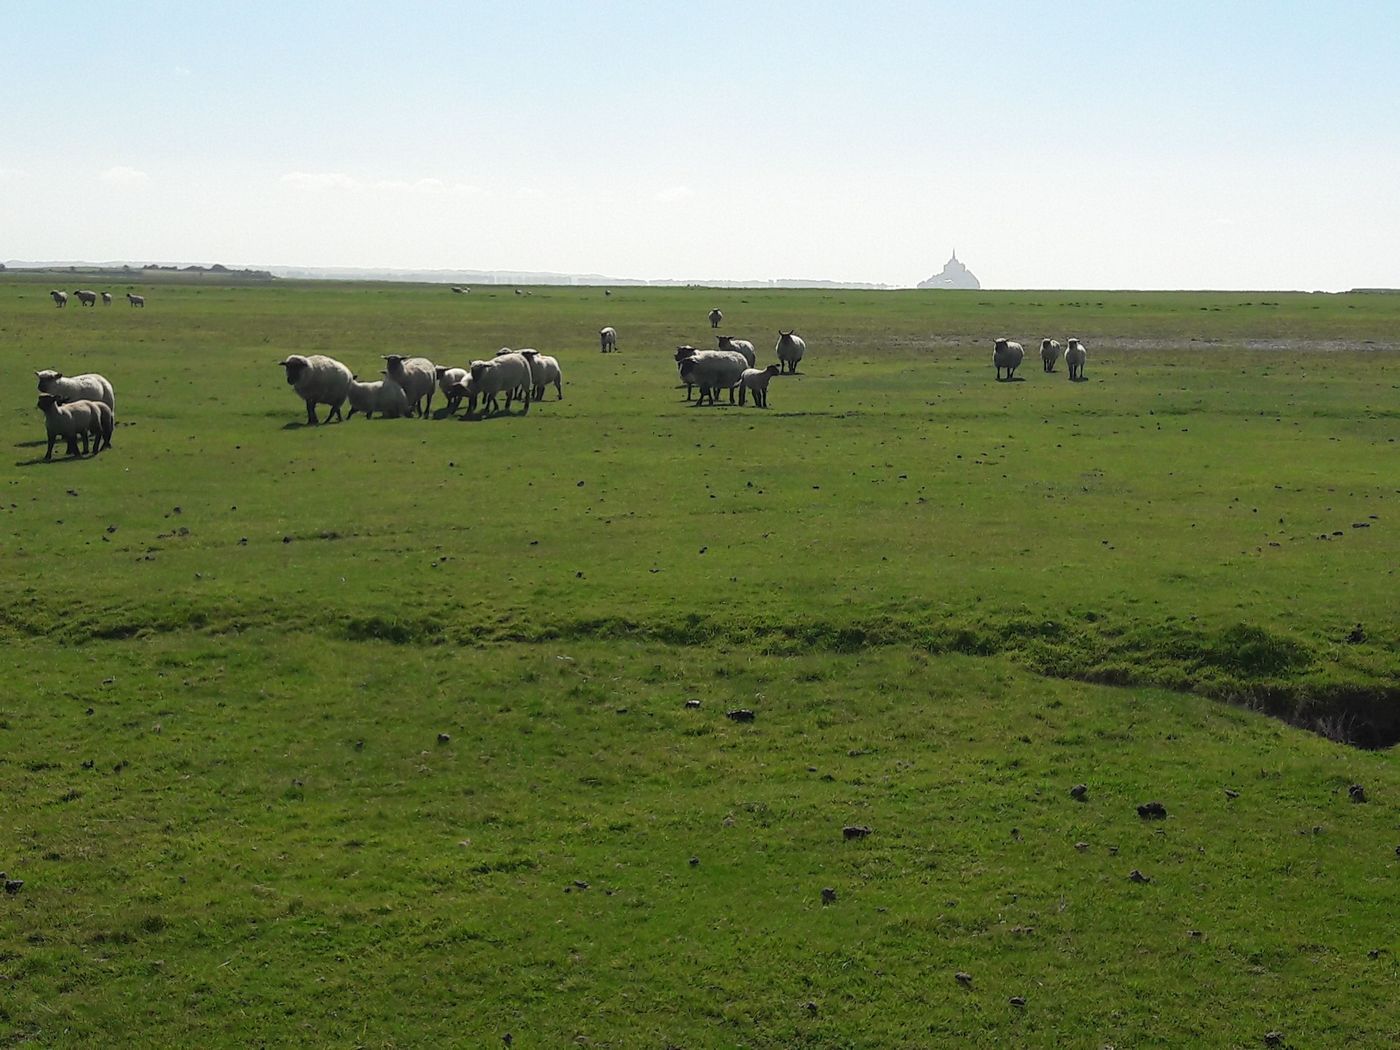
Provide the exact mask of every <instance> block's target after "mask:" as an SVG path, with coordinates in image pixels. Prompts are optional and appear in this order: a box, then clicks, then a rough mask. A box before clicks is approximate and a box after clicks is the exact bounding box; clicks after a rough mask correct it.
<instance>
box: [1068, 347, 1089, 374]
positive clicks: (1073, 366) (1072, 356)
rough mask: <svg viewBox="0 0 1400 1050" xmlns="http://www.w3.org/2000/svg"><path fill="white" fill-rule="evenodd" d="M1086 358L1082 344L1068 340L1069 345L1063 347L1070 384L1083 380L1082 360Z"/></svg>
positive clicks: (1086, 354)
mask: <svg viewBox="0 0 1400 1050" xmlns="http://www.w3.org/2000/svg"><path fill="white" fill-rule="evenodd" d="M1088 356H1089V355H1088V353H1086V352H1085V349H1084V344H1083V343H1081V342H1080V341H1079V340H1078V339H1071V340H1069V345H1068V346H1066V347H1065V364H1067V365H1069V379H1070V382H1071V383H1073V382H1078V381H1082V380H1083V379H1084V359H1085V358H1087V357H1088Z"/></svg>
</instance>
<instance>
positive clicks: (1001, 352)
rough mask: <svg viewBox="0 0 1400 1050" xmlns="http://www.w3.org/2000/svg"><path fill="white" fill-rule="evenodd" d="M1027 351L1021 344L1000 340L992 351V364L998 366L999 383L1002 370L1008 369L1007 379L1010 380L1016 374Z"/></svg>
mask: <svg viewBox="0 0 1400 1050" xmlns="http://www.w3.org/2000/svg"><path fill="white" fill-rule="evenodd" d="M1025 357H1026V351H1025V349H1024V348H1023V347H1022V346H1021V344H1020V343H1013V342H1010V341H1009V340H1006V339H998V340H997V343H996V347H995V348H994V349H993V350H992V364H994V365H996V366H997V381H998V382H1000V381H1001V370H1002V369H1003V368H1004V369H1006V378H1007V379H1010V378H1011V377H1012V376H1014V375H1015V374H1016V369H1017V368H1018V367H1020V364H1021V362H1022V361H1023V360H1025Z"/></svg>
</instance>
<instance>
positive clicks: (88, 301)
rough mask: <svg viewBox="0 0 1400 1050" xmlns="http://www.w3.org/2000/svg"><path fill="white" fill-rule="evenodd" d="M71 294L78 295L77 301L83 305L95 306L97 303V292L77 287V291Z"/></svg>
mask: <svg viewBox="0 0 1400 1050" xmlns="http://www.w3.org/2000/svg"><path fill="white" fill-rule="evenodd" d="M73 294H74V295H76V296H77V297H78V302H80V303H82V304H83V305H84V306H96V305H97V293H96V292H89V291H87V290H86V289H84V288H79V289H78V290H77V291H75V292H74V293H73Z"/></svg>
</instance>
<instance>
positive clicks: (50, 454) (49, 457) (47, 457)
mask: <svg viewBox="0 0 1400 1050" xmlns="http://www.w3.org/2000/svg"><path fill="white" fill-rule="evenodd" d="M57 440H58V435H57V434H50V435H49V450H48V451H47V452H45V453H44V459H45V460H46V461H48V460H52V459H53V443H54V442H55V441H57Z"/></svg>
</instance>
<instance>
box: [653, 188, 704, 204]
mask: <svg viewBox="0 0 1400 1050" xmlns="http://www.w3.org/2000/svg"><path fill="white" fill-rule="evenodd" d="M694 196H695V191H694V190H693V189H691V188H690V187H689V186H668V187H666V189H664V190H661V191H660V192H659V193H657V195H656V199H657V200H658V201H660V202H661V203H662V204H676V203H677V202H679V201H683V200H689V199H690V198H691V197H694Z"/></svg>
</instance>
